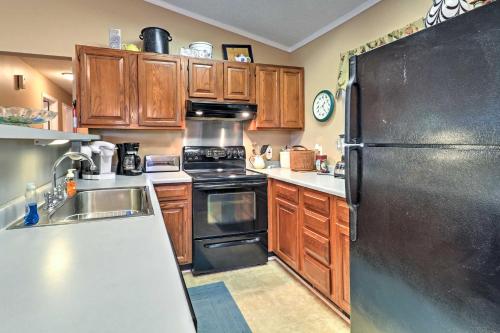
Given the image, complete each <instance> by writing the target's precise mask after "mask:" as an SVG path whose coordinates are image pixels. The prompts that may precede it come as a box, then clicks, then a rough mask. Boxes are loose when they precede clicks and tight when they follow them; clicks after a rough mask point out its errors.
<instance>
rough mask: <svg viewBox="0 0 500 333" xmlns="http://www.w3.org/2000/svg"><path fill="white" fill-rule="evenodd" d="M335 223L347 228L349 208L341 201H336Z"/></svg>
mask: <svg viewBox="0 0 500 333" xmlns="http://www.w3.org/2000/svg"><path fill="white" fill-rule="evenodd" d="M336 201H337V202H336V209H337V223H339V224H341V225H344V226H346V227H349V206H348V205H347V202H345V200H343V199H337V200H336Z"/></svg>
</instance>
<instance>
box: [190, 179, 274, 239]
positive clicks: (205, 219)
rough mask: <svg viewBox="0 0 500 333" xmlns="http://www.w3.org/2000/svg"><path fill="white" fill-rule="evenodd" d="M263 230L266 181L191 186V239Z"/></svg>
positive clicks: (264, 225) (265, 223) (264, 227)
mask: <svg viewBox="0 0 500 333" xmlns="http://www.w3.org/2000/svg"><path fill="white" fill-rule="evenodd" d="M266 230H267V180H252V181H234V182H232V181H230V180H228V181H227V182H225V183H220V182H217V183H195V184H193V237H194V238H195V239H203V238H210V237H221V236H231V235H238V234H244V233H255V232H261V231H266Z"/></svg>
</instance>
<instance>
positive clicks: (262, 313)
mask: <svg viewBox="0 0 500 333" xmlns="http://www.w3.org/2000/svg"><path fill="white" fill-rule="evenodd" d="M184 279H185V281H186V285H187V287H188V288H189V287H193V286H198V285H202V284H207V283H212V282H216V281H224V283H225V284H226V287H227V288H228V289H229V291H230V292H231V295H232V296H233V298H234V300H235V301H236V303H237V304H238V307H239V308H240V310H241V313H242V314H243V316H244V317H245V319H246V321H247V323H248V325H249V326H250V328H251V329H252V331H253V332H256V333H259V332H266V333H268V332H287V333H289V332H290V333H291V332H304V333H308V332H312V333H323V332H325V333H326V332H331V333H344V332H345V333H348V332H349V331H350V330H349V325H348V324H347V323H345V322H344V321H343V320H342V319H340V318H339V317H338V316H337V315H336V314H335V313H334V312H333V311H332V310H331V309H330V308H329V307H328V306H326V305H325V304H324V303H323V302H322V301H321V300H319V299H318V298H317V297H316V296H315V295H314V294H313V293H312V292H311V291H310V290H308V289H307V288H306V287H305V286H304V285H302V284H301V283H300V282H299V281H298V280H297V279H296V278H295V277H293V276H292V275H291V274H290V273H289V272H287V271H286V270H285V269H284V268H283V267H282V266H281V265H280V264H279V263H278V262H276V261H274V260H271V261H269V262H268V263H267V265H264V266H257V267H252V268H245V269H240V270H236V271H230V272H223V273H216V274H210V275H202V276H198V277H194V276H193V275H192V274H191V273H185V274H184Z"/></svg>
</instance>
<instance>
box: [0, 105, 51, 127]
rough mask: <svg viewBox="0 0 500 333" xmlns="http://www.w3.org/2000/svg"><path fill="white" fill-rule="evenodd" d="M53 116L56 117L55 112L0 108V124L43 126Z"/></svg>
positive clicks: (14, 107) (12, 107) (15, 107)
mask: <svg viewBox="0 0 500 333" xmlns="http://www.w3.org/2000/svg"><path fill="white" fill-rule="evenodd" d="M55 116H57V112H54V111H47V110H35V109H29V108H22V107H17V106H11V107H3V106H0V124H7V125H19V126H28V125H32V124H43V123H46V122H48V121H50V120H52V119H54V118H55Z"/></svg>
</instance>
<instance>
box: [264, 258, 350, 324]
mask: <svg viewBox="0 0 500 333" xmlns="http://www.w3.org/2000/svg"><path fill="white" fill-rule="evenodd" d="M271 260H275V261H276V262H278V263H279V264H280V265H281V266H282V267H283V268H284V269H285V270H286V271H287V272H288V273H290V274H291V275H292V276H293V277H294V278H295V279H296V280H298V281H299V282H300V283H301V284H302V285H304V286H305V287H306V288H307V289H309V290H310V291H311V292H312V293H313V294H314V295H316V296H317V297H318V298H319V299H320V300H321V301H323V303H325V304H326V305H327V306H328V307H329V308H330V309H332V310H333V312H335V313H336V314H337V315H338V316H339V317H340V318H341V319H342V320H343V321H345V322H346V323H347V324H349V325H351V320H350V319H349V317H348V316H346V314H345V313H344V312H343V311H342V310H340V309H339V308H338V307H337V306H336V305H335V304H334V303H332V301H330V300H329V299H328V298H326V297H325V296H323V294H321V293H320V292H319V291H318V290H316V289H315V288H314V287H313V286H311V285H310V284H309V282H307V281H306V280H304V278H303V277H302V276H300V275H299V274H297V272H295V271H294V270H293V269H292V268H290V267H289V266H288V265H287V264H285V263H284V262H283V261H282V260H281V259H280V258H278V257H277V256H272V257H271V256H270V257H269V258H268V261H271Z"/></svg>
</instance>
